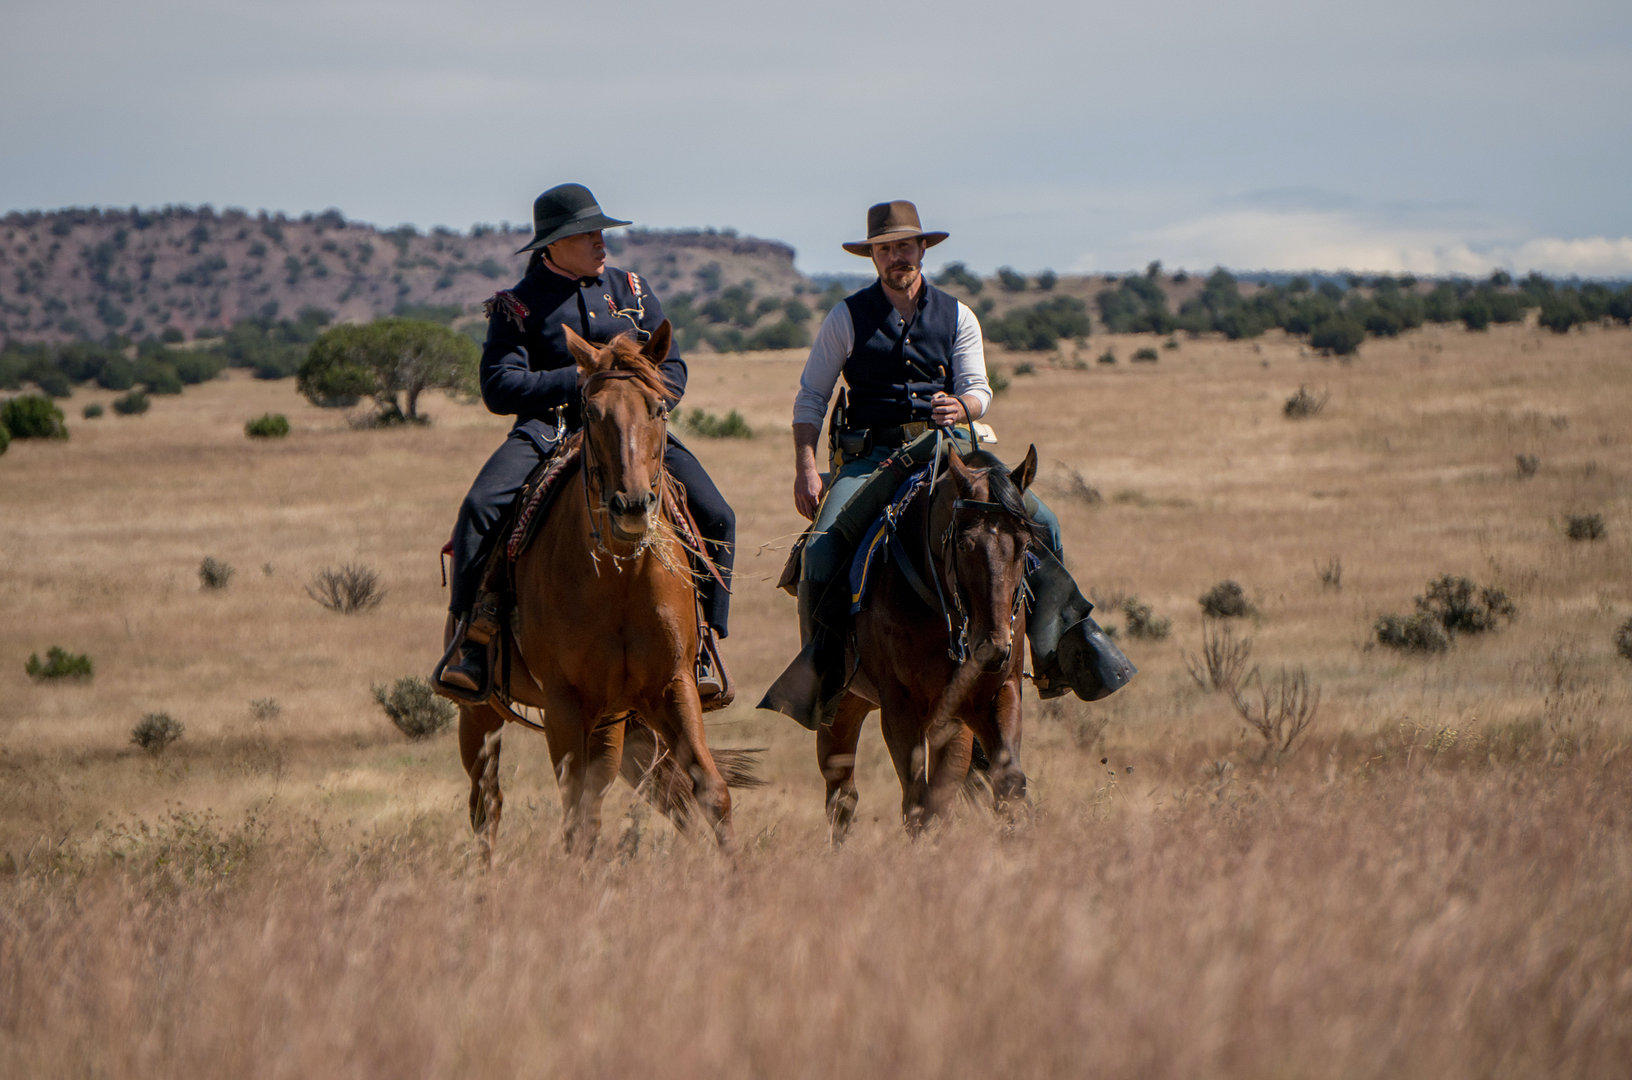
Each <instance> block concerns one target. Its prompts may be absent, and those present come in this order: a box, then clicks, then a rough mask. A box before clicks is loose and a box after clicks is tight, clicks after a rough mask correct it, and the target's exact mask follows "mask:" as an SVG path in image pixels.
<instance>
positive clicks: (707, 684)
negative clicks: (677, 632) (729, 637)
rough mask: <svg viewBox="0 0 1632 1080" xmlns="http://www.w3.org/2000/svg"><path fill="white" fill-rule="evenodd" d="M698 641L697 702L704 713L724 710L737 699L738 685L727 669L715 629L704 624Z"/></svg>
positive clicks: (700, 629) (700, 628)
mask: <svg viewBox="0 0 1632 1080" xmlns="http://www.w3.org/2000/svg"><path fill="white" fill-rule="evenodd" d="M698 630H699V634H700V636H699V639H698V641H697V700H698V703H699V704H700V705H702V707H703V711H704V712H713V711H715V710H716V709H723V708H725V707H726V706H727V705H729V704H731V703H732V702H733V701H735V700H736V699H737V686H736V683H734V682H732V681H731V673H730V672H729V671H727V670H726V669H725V658H724V657H722V656H721V655H720V642H719V639H718V638H717V637H715V636H714V628H713V627H712V626H709V625H708V624H707V623H704V624H703V625H702V626H701V627H699V628H698Z"/></svg>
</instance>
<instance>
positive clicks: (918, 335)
mask: <svg viewBox="0 0 1632 1080" xmlns="http://www.w3.org/2000/svg"><path fill="white" fill-rule="evenodd" d="M844 303H845V306H846V307H848V308H849V309H850V325H851V327H853V328H854V330H855V345H854V346H853V347H852V348H851V350H850V355H849V357H847V358H846V359H845V361H844V381H845V383H846V384H848V386H849V387H850V392H849V395H848V405H847V407H846V408H847V413H846V422H847V423H848V424H849V426H851V427H894V426H895V425H897V424H906V423H909V422H911V421H913V420H927V419H929V399H930V398H931V397H932V396H934V394H935V392H936V391H938V390H939V391H944V392H945V393H948V394H950V393H951V392H952V344H953V341H954V339H955V338H956V337H957V333H958V302H957V300H956V299H954V298H953V297H952V296H950V295H948V294H947V293H944V292H942V291H941V290H940V289H937V288H936V287H935V286H933V285H931V284H930V283H929V282H927V281H926V282H924V290H923V292H922V293H920V294H919V296H918V312H917V314H916V315H914V316H913V318H912V320H911V322H910V323H903V321H902V319H901V316H900V315H899V314H897V313H896V310H895V307H894V306H893V305H892V304H891V303H890V300H889V297H887V296H885V295H884V286H883V285H882V284H880V283H879V282H877V281H875V282H873V283H872V284H871V285H869V286H868V287H867V288H865V289H863V290H861V291H860V292H858V293H853V294H851V295H850V296H847V297H845V298H844Z"/></svg>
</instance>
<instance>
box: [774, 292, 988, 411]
mask: <svg viewBox="0 0 1632 1080" xmlns="http://www.w3.org/2000/svg"><path fill="white" fill-rule="evenodd" d="M957 305H958V322H957V330H956V332H955V335H954V337H953V341H952V393H953V395H954V396H957V397H962V396H963V395H964V394H968V395H970V396H972V397H974V398H975V399H976V400H977V401H979V402H980V411H981V413H982V414H984V413H985V411H986V408H987V406H989V405H990V404H991V403H992V387H991V384H990V383H988V382H987V381H986V346H985V342H984V341H983V339H982V338H981V336H980V320H979V319H977V318H975V313H974V312H973V311H970V310H969V307H968V305H967V304H965V303H964V302H963V301H962V300H959V301H957ZM855 345H856V328H855V326H854V325H853V324H852V323H851V322H850V305H849V304H846V303H844V302H843V301H840V302H839V303H837V304H835V305H833V310H832V311H829V312H828V313H827V318H825V319H823V320H822V327H821V329H820V330H818V331H816V342H815V344H813V345H811V347H810V356H809V357H808V358H806V360H805V370H804V372H803V373H802V374H801V375H800V376H799V393H798V395H797V396H796V397H795V398H794V399H793V422H794V423H795V424H810V425H812V426H814V427H817V428H820V427H821V426H822V421H823V419H825V418H826V416H827V406H828V402H829V401H830V400H831V399H832V397H833V388H834V387H835V386H837V385H838V382H839V375H840V373H841V372H843V370H844V362H845V361H846V360H847V359H849V357H850V353H851V351H852V350H853V349H854V348H855Z"/></svg>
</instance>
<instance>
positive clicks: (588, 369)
mask: <svg viewBox="0 0 1632 1080" xmlns="http://www.w3.org/2000/svg"><path fill="white" fill-rule="evenodd" d="M561 332H562V334H564V335H565V336H566V339H567V351H568V352H570V353H571V354H572V358H573V359H574V360H576V361H578V373H579V374H580V375H593V374H595V372H597V371H599V370H600V367H601V365H600V363H599V361H600V356H601V353H600V350H599V349H597V348H595V346H593V345H591V344H590V343H589V342H587V341H585V340H584V339H583V338H582V337H580V336H579V334H578V332H577V331H576V330H574V329H573V328H572V327H570V326H568V325H567V324H566V323H562V324H561Z"/></svg>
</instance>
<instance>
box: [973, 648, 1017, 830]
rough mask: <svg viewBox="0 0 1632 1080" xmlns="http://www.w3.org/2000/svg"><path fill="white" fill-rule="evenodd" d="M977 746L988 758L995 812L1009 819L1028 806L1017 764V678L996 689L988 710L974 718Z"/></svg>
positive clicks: (1015, 816)
mask: <svg viewBox="0 0 1632 1080" xmlns="http://www.w3.org/2000/svg"><path fill="white" fill-rule="evenodd" d="M975 725H976V728H977V732H976V733H977V734H978V735H979V737H980V745H981V746H983V747H985V748H986V749H987V752H988V756H989V757H990V758H991V763H992V767H991V773H990V775H991V782H992V798H993V802H994V804H995V806H996V809H997V812H998V813H999V814H1002V815H1004V816H1005V817H1007V818H1008V819H1009V821H1010V822H1013V821H1014V820H1015V819H1016V818H1017V817H1018V816H1019V815H1020V814H1021V813H1022V812H1023V811H1024V809H1025V808H1026V807H1027V806H1028V805H1029V800H1028V799H1027V796H1026V774H1025V771H1024V770H1023V769H1022V768H1021V767H1020V681H1019V679H1018V678H1015V679H1010V680H1008V681H1007V682H1005V683H1004V684H1003V685H1002V686H1000V687H999V688H998V691H997V695H996V697H995V698H994V699H993V701H992V708H991V710H990V711H989V712H988V713H986V714H985V715H983V716H980V717H977V718H976V719H975Z"/></svg>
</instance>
